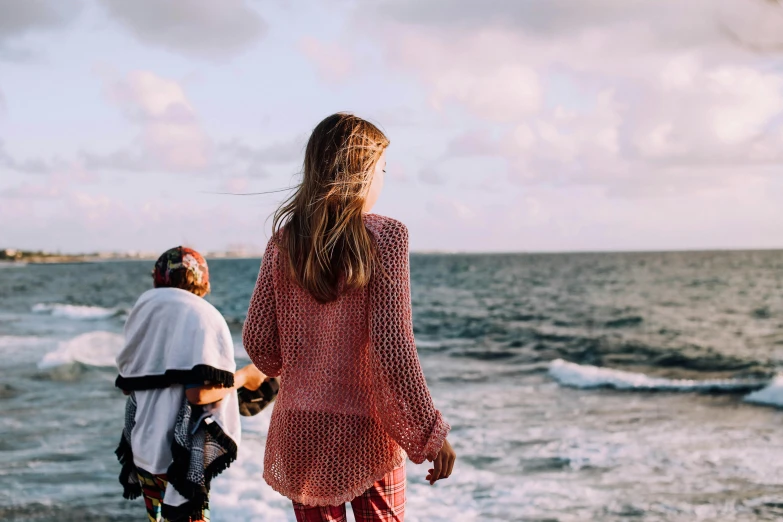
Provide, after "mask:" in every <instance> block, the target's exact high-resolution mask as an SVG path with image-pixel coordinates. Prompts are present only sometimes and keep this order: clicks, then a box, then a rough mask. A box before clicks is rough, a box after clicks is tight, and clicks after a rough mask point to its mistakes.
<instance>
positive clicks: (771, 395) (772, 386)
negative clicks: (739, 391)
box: [745, 374, 783, 408]
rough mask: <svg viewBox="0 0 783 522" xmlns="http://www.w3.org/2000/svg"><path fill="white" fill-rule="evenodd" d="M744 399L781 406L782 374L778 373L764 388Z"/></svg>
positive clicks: (782, 392) (782, 394) (782, 406)
mask: <svg viewBox="0 0 783 522" xmlns="http://www.w3.org/2000/svg"><path fill="white" fill-rule="evenodd" d="M745 401H747V402H753V403H756V404H765V405H767V406H776V407H778V408H783V374H778V376H777V377H775V378H774V379H773V380H772V382H770V383H769V384H768V385H767V386H766V387H765V388H762V389H761V390H757V391H755V392H753V393H751V394H749V395H748V396H747V397H745Z"/></svg>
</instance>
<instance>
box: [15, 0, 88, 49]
mask: <svg viewBox="0 0 783 522" xmlns="http://www.w3.org/2000/svg"><path fill="white" fill-rule="evenodd" d="M81 7H82V5H81V3H80V2H78V1H76V0H23V1H21V2H20V1H16V0H0V59H2V58H5V59H10V60H19V59H26V58H29V57H30V56H31V55H32V54H33V53H32V51H31V50H30V49H29V48H28V47H27V46H26V45H24V42H23V40H24V39H25V37H27V36H29V35H31V34H35V33H40V32H45V31H51V30H56V29H60V28H62V27H65V26H67V25H68V24H69V23H71V22H72V21H73V20H74V19H75V18H77V17H78V16H79V14H80V11H81ZM20 41H22V44H21V45H20Z"/></svg>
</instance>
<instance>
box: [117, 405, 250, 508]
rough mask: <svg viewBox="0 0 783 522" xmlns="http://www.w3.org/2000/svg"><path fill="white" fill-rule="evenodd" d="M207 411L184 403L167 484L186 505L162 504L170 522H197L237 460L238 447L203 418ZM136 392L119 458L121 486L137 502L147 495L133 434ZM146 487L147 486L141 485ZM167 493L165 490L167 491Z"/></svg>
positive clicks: (180, 412)
mask: <svg viewBox="0 0 783 522" xmlns="http://www.w3.org/2000/svg"><path fill="white" fill-rule="evenodd" d="M203 411H204V410H203V409H202V408H201V407H198V406H193V405H191V404H190V402H188V400H187V398H185V399H184V400H183V403H182V406H181V407H180V410H179V413H178V414H177V422H176V424H175V426H174V442H173V443H172V445H171V453H172V457H173V462H172V463H171V466H169V469H168V473H166V480H167V482H169V483H170V485H171V486H172V487H173V488H174V490H176V491H175V493H178V494H179V495H181V497H183V498H182V500H181V501H182V503H181V504H177V505H175V506H172V505H169V504H168V503H164V502H163V494H161V496H160V499H159V501H160V502H159V503H160V504H162V507H161V510H162V514H163V516H165V517H166V519H167V520H173V521H180V520H182V521H191V522H192V521H196V520H199V518H198V517H199V516H200V513H202V512H203V510H204V509H206V507H207V506H208V500H209V488H210V483H211V480H212V479H213V478H214V477H215V476H216V475H218V474H219V473H221V472H222V471H223V470H225V469H226V468H227V467H228V466H230V465H231V463H232V462H233V461H234V460H236V457H237V445H236V443H235V442H234V441H233V440H232V439H231V438H230V437H228V436H227V435H226V434H225V433H224V432H223V431H222V430H221V428H220V425H219V424H218V423H217V422H210V420H211V419H209V418H208V417H206V418H205V416H203V415H202V413H203ZM135 419H136V397H135V392H133V393H131V394H130V395H129V396H128V400H127V402H126V406H125V427H124V429H123V431H122V438H121V439H120V445H119V447H118V448H117V451H116V454H117V458H118V459H119V460H120V463H121V464H122V465H123V467H122V471H121V472H120V483H121V484H122V485H123V488H124V490H125V493H124V496H125V498H128V499H133V498H136V497H138V496H139V494H141V493H143V491H142V488H140V483H139V480H140V479H139V476H140V475H141V472H142V471H143V470H139V469H138V468H137V467H136V466H135V465H134V463H133V451H132V447H131V444H130V440H131V439H130V433H131V432H132V430H133V426H134V425H135V423H136V420H135ZM141 485H142V486H143V483H142V484H141ZM164 489H165V488H164Z"/></svg>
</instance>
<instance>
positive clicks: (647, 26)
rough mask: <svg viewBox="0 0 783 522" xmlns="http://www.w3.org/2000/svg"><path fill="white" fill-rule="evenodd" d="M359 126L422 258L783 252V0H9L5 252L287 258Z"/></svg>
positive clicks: (1, 40)
mask: <svg viewBox="0 0 783 522" xmlns="http://www.w3.org/2000/svg"><path fill="white" fill-rule="evenodd" d="M337 111H349V112H353V113H355V114H357V115H359V116H361V117H364V118H366V119H369V120H371V121H373V122H375V123H376V124H378V125H379V126H380V127H381V128H382V129H383V130H384V132H385V133H386V134H387V136H388V137H389V139H390V140H391V145H390V147H389V149H388V151H387V159H388V166H387V178H386V183H385V188H384V192H383V194H382V195H381V198H380V200H379V202H378V204H377V206H376V208H375V209H374V211H375V212H377V213H380V214H385V215H388V216H392V217H394V218H396V219H399V220H401V221H402V222H404V223H405V224H406V225H407V226H408V228H409V230H410V241H411V249H412V250H414V251H469V252H495V251H502V252H511V251H526V252H535V251H584V250H588V251H604V250H670V249H672V250H683V249H712V248H781V247H783V226H781V224H783V205H782V204H781V201H783V5H781V3H780V2H777V1H776V0H687V1H686V0H625V1H623V2H618V1H616V0H580V1H576V0H527V1H525V2H520V1H518V0H482V1H480V2H479V1H476V0H362V1H356V0H354V1H351V0H319V1H317V2H316V1H310V0H301V1H296V2H294V1H283V0H248V1H245V0H221V1H220V2H216V1H213V0H188V1H187V2H185V1H181V0H134V1H133V2H118V1H113V0H92V1H86V0H85V1H80V0H0V248H23V249H44V250H49V251H61V252H74V253H75V252H92V251H142V252H160V251H163V250H165V249H167V248H170V247H172V246H176V245H179V244H185V245H188V246H192V247H194V248H197V249H201V250H205V251H216V250H226V249H235V250H236V249H243V250H245V251H249V252H258V251H259V250H263V247H264V246H265V244H266V241H267V239H268V237H269V232H270V226H271V219H270V215H271V214H272V212H274V210H275V208H276V207H277V206H278V205H279V204H280V202H281V201H282V199H283V198H284V197H285V195H286V194H287V193H286V192H277V193H274V194H268V195H258V196H237V195H226V194H219V193H221V192H222V193H225V192H231V193H252V192H262V191H270V190H278V189H286V188H289V187H293V186H295V185H296V184H297V183H298V180H299V179H300V178H299V176H300V173H301V162H302V157H303V149H304V146H305V143H306V140H307V137H308V135H309V133H310V131H311V130H312V129H313V127H315V125H316V124H317V123H318V122H319V121H320V120H321V119H323V118H324V117H326V116H328V115H329V114H332V113H334V112H337Z"/></svg>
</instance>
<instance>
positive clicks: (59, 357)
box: [38, 331, 124, 370]
mask: <svg viewBox="0 0 783 522" xmlns="http://www.w3.org/2000/svg"><path fill="white" fill-rule="evenodd" d="M123 344H124V338H123V336H122V335H120V334H116V333H112V332H100V331H99V332H88V333H85V334H82V335H79V336H77V337H74V338H73V339H70V340H68V341H63V342H61V343H59V344H58V346H57V348H56V349H55V350H54V351H51V352H49V353H47V354H46V355H44V357H43V359H41V360H40V361H39V362H38V368H40V369H42V370H48V369H53V368H58V367H61V366H67V365H71V364H74V363H79V364H84V365H86V366H97V367H112V366H115V362H114V360H115V358H116V357H117V354H118V353H119V351H120V350H121V349H122V347H123Z"/></svg>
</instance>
